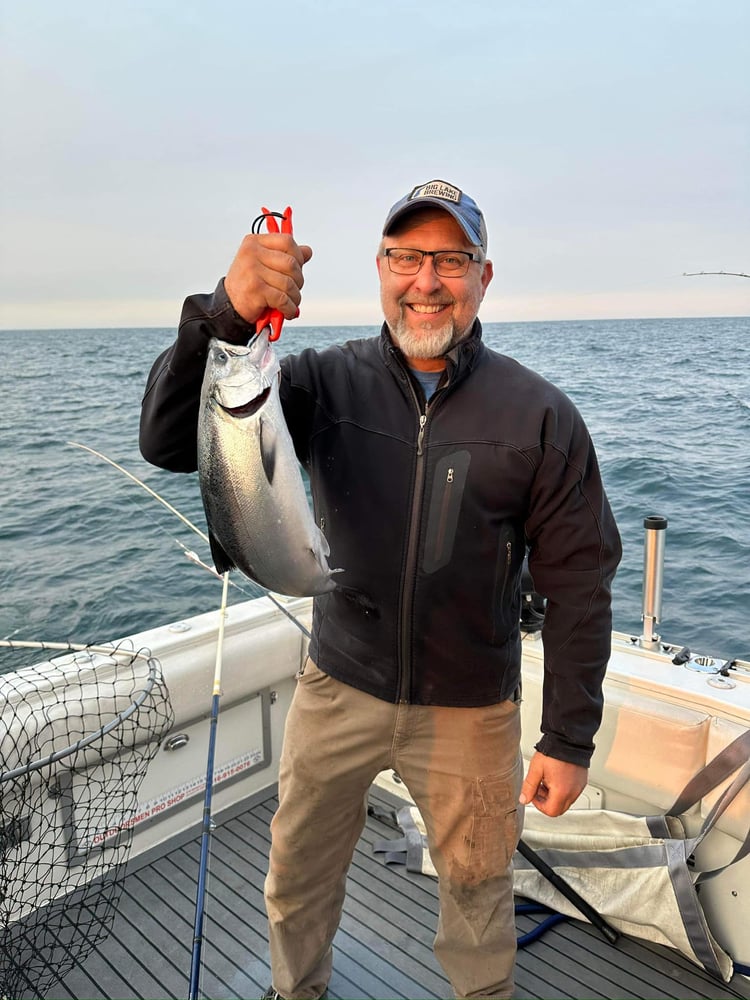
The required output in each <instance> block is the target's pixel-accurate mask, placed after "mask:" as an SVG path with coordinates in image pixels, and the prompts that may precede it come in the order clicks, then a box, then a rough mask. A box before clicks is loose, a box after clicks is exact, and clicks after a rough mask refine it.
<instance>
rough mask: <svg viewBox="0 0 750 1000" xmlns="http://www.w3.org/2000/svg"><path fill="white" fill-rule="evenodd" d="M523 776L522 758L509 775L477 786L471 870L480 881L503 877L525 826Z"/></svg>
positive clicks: (492, 777)
mask: <svg viewBox="0 0 750 1000" xmlns="http://www.w3.org/2000/svg"><path fill="white" fill-rule="evenodd" d="M521 774H522V763H521V759H520V756H519V759H518V761H517V762H516V765H515V766H514V768H513V769H512V771H511V772H510V773H507V772H506V773H503V774H491V775H486V776H485V777H482V778H477V779H476V781H475V783H474V816H473V830H472V837H471V865H470V867H471V869H472V874H473V875H474V876H475V877H477V878H489V877H490V876H492V875H499V874H502V873H503V872H504V871H505V870H506V869H507V867H508V866H509V864H510V862H511V858H512V857H513V852H514V851H515V849H516V845H517V844H518V839H519V837H520V835H521V826H522V823H523V814H522V811H521V809H520V806H519V805H518V795H519V792H520V786H521Z"/></svg>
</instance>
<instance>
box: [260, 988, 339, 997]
mask: <svg viewBox="0 0 750 1000" xmlns="http://www.w3.org/2000/svg"><path fill="white" fill-rule="evenodd" d="M260 1000H284V997H283V996H282V995H281V994H280V993H279V991H278V990H275V989H274V988H273V986H269V987H268V989H267V990H266V992H265V993H264V994H263V996H262V997H261V998H260ZM318 1000H328V990H325V991H324V992H323V993H321V994H320V996H319V997H318Z"/></svg>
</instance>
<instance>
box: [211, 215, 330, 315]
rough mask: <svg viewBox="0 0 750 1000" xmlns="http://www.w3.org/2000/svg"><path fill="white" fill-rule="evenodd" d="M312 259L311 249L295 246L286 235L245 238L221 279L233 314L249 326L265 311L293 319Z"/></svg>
mask: <svg viewBox="0 0 750 1000" xmlns="http://www.w3.org/2000/svg"><path fill="white" fill-rule="evenodd" d="M311 257H312V250H311V249H310V247H308V246H304V245H301V244H299V243H295V241H294V237H293V236H290V235H289V234H288V233H261V234H259V235H257V236H255V235H248V236H246V237H245V238H244V240H243V241H242V244H241V245H240V248H239V250H238V251H237V256H236V257H235V258H234V261H233V262H232V266H231V267H230V268H229V271H228V272H227V276H226V278H225V279H224V288H225V289H226V293H227V295H228V296H229V301H230V302H231V303H232V305H233V306H234V309H235V311H236V312H237V313H239V315H240V316H241V317H242V318H243V319H244V320H246V321H247V322H248V323H254V322H255V320H256V319H257V318H258V317H259V316H260V315H261V313H262V312H263V311H264V310H265V309H267V308H271V309H278V310H279V312H281V313H282V314H283V316H284V317H285V318H286V319H294V318H295V317H296V316H298V315H299V304H300V301H301V300H302V286H303V285H304V283H305V279H304V278H303V277H302V267H303V265H304V264H306V263H307V262H308V260H310V258H311Z"/></svg>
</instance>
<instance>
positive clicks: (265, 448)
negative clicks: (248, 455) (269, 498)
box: [260, 416, 277, 483]
mask: <svg viewBox="0 0 750 1000" xmlns="http://www.w3.org/2000/svg"><path fill="white" fill-rule="evenodd" d="M276 440H277V436H276V428H275V427H274V425H273V424H272V423H271V421H270V420H264V419H263V417H262V416H261V418H260V460H261V463H262V465H263V471H264V472H265V474H266V479H267V480H268V482H269V483H273V474H274V471H275V469H276Z"/></svg>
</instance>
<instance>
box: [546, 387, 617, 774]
mask: <svg viewBox="0 0 750 1000" xmlns="http://www.w3.org/2000/svg"><path fill="white" fill-rule="evenodd" d="M526 533H527V538H528V540H529V543H530V547H531V548H530V555H529V569H530V571H531V575H532V577H533V580H534V587H535V589H536V590H537V591H538V592H539V593H540V594H542V595H543V596H544V597H546V598H547V609H546V614H545V620H544V625H543V627H542V641H543V644H544V691H543V707H542V723H541V729H542V738H541V740H540V741H539V743H538V744H537V747H536V748H537V750H539V751H541V752H542V753H544V754H546V755H548V756H550V757H556V758H558V759H559V760H565V761H569V762H571V763H574V764H582V765H584V766H588V763H589V761H590V759H591V755H592V753H593V750H594V742H593V740H594V735H595V733H596V731H597V729H598V728H599V725H600V723H601V717H602V709H603V695H602V683H603V680H604V674H605V670H606V667H607V663H608V661H609V656H610V650H611V643H612V615H611V596H612V580H613V578H614V575H615V571H616V569H617V566H618V563H619V561H620V556H621V554H622V549H621V544H620V535H619V532H618V530H617V526H616V524H615V520H614V517H613V514H612V511H611V509H610V506H609V502H608V500H607V496H606V494H605V492H604V487H603V484H602V480H601V475H600V472H599V466H598V463H597V459H596V454H595V451H594V446H593V443H592V441H591V438H590V436H589V433H588V431H587V429H586V427H585V425H584V422H583V420H582V418H581V417H580V415H579V414H578V411H577V410H576V409H575V407H574V406H573V404H572V403H570V401H569V400H567V405H566V406H563V407H561V408H559V409H557V410H556V411H555V412H554V414H553V415H552V416H551V417H550V418H549V419H548V421H547V427H546V428H545V435H544V444H543V448H542V461H541V464H540V466H539V468H538V470H537V474H536V476H535V481H534V486H533V489H532V495H531V506H530V515H529V517H528V520H527V523H526Z"/></svg>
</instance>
